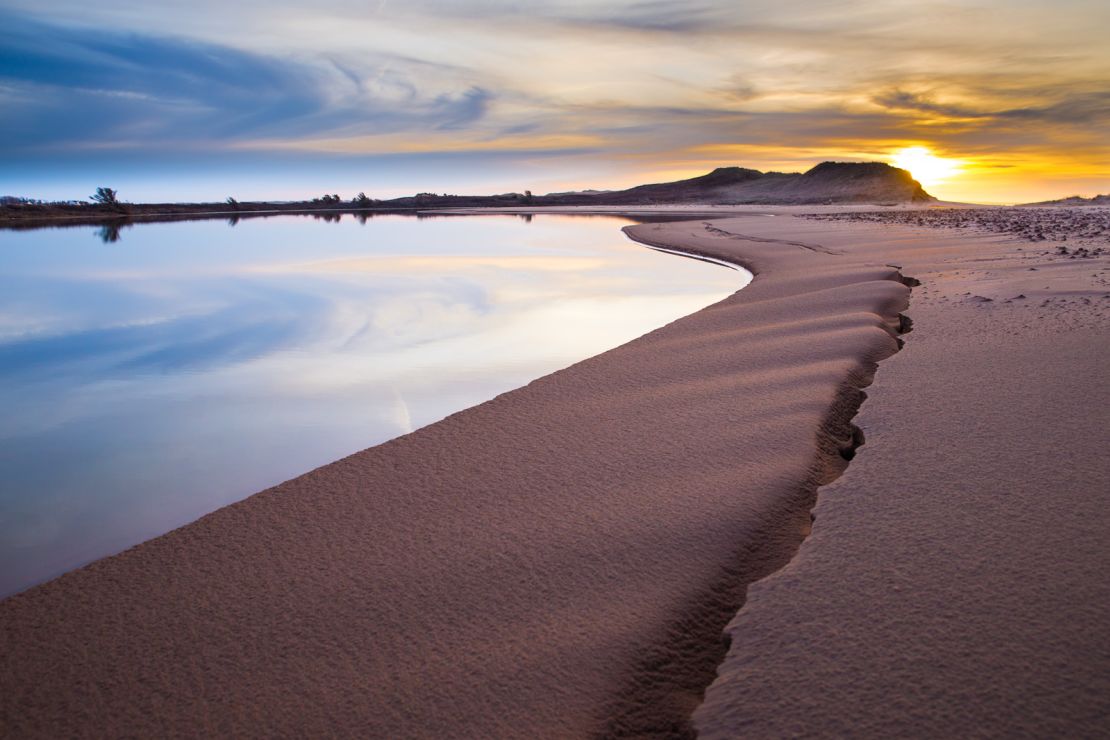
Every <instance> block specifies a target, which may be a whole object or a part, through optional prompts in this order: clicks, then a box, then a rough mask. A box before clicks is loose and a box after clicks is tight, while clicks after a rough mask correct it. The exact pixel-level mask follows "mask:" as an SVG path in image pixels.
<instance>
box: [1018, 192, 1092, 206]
mask: <svg viewBox="0 0 1110 740" xmlns="http://www.w3.org/2000/svg"><path fill="white" fill-rule="evenodd" d="M1024 205H1027V206H1110V195H1096V196H1094V197H1093V198H1084V197H1083V196H1081V195H1073V196H1071V197H1070V198H1060V199H1058V200H1042V201H1041V202H1039V203H1025V204H1024Z"/></svg>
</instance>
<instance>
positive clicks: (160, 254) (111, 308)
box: [0, 218, 737, 593]
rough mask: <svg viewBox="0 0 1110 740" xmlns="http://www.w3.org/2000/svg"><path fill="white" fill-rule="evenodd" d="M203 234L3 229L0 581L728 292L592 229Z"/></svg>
mask: <svg viewBox="0 0 1110 740" xmlns="http://www.w3.org/2000/svg"><path fill="white" fill-rule="evenodd" d="M212 226H213V225H212V224H206V223H179V224H159V225H157V226H147V225H143V226H140V227H137V228H135V229H134V230H133V231H131V232H130V233H129V234H128V237H127V239H126V240H124V241H122V242H119V243H118V244H114V245H113V247H112V249H111V250H96V249H95V248H94V249H89V245H87V244H86V243H85V241H84V240H86V239H87V238H88V237H87V234H85V233H84V232H80V231H77V232H42V233H39V232H33V233H22V234H18V235H14V236H13V235H9V234H0V240H2V241H0V244H2V246H3V251H2V252H0V254H2V255H3V262H2V263H0V265H2V266H0V403H2V404H3V405H4V408H5V410H6V414H5V415H4V417H3V418H2V419H0V439H3V440H4V443H3V445H0V565H2V566H3V568H0V571H3V572H4V573H5V576H4V577H3V579H0V593H3V592H6V591H10V590H12V589H15V588H18V587H20V586H21V585H25V584H27V583H30V582H33V581H34V580H37V579H41V578H44V577H47V576H49V575H53V574H55V573H57V572H59V571H60V570H62V569H65V568H69V567H73V566H74V565H77V564H79V563H80V562H83V561H85V560H88V559H90V558H93V557H97V556H99V555H103V554H107V553H108V552H112V551H114V550H118V549H121V548H122V547H125V546H127V545H130V544H133V543H134V542H137V541H139V540H141V539H143V538H146V537H149V536H152V535H154V534H157V533H158V532H162V531H165V530H166V529H169V528H171V527H173V526H177V525H179V524H182V523H184V522H186V521H189V520H190V519H192V518H195V517H196V516H199V515H201V514H203V513H205V512H207V511H210V510H212V509H213V508H216V507H218V506H221V505H223V504H226V503H229V502H231V501H233V500H236V499H238V498H241V497H242V496H244V495H247V494H249V493H251V492H253V491H255V490H258V489H260V488H263V487H265V486H267V485H270V484H273V483H276V482H278V481H280V480H283V479H285V478H287V477H290V476H292V475H295V474H297V473H299V472H302V471H304V470H308V469H311V468H312V467H315V466H317V465H320V464H323V463H326V462H328V461H329V460H332V459H336V458H338V457H341V456H342V455H345V454H349V453H351V452H354V451H356V450H358V449H361V448H363V447H366V446H369V445H372V444H375V443H378V442H382V441H384V440H386V439H389V438H391V437H394V436H396V435H398V434H402V433H405V432H408V431H411V430H412V429H413V428H415V427H419V426H422V425H424V424H427V423H430V422H432V421H435V420H436V419H438V418H441V417H443V416H444V415H446V414H448V413H450V412H452V411H456V410H459V409H461V408H465V407H467V406H470V405H473V404H475V403H478V402H480V401H482V400H485V399H488V398H491V397H493V396H494V395H496V394H497V393H500V392H503V391H505V390H509V389H510V388H513V387H516V386H519V385H522V384H524V383H526V382H528V381H529V380H531V379H533V378H535V377H538V376H539V375H543V374H545V373H547V372H550V371H552V370H555V369H557V368H559V367H563V366H566V365H568V364H571V363H572V362H574V361H577V360H579V359H583V358H585V357H587V356H589V355H592V354H596V353H597V352H600V351H603V350H605V349H607V348H609V347H612V346H615V345H617V344H620V343H621V342H623V341H627V340H628V339H631V338H632V337H635V336H637V335H639V334H642V333H644V332H645V331H648V330H650V329H651V328H654V327H655V326H659V325H662V324H664V323H667V322H668V321H670V320H673V319H674V318H677V317H678V316H681V315H683V314H686V313H689V312H690V311H692V310H695V309H697V308H699V307H701V306H704V305H706V304H708V303H710V302H712V301H713V300H715V299H717V298H720V297H723V296H724V295H726V294H727V293H729V292H731V291H732V290H734V289H736V287H737V275H736V273H732V272H730V271H725V270H721V269H719V268H715V267H712V266H707V265H702V264H697V263H695V262H693V261H691V260H683V259H679V258H675V257H671V256H668V255H660V254H656V253H653V252H650V251H649V250H645V249H641V248H639V247H637V246H635V245H632V244H630V243H628V242H626V241H625V240H624V239H623V237H622V236H621V235H620V234H619V232H618V231H617V226H618V224H614V223H611V222H608V221H605V220H579V221H568V220H563V219H556V218H552V219H547V218H540V219H537V220H536V222H535V223H533V224H531V225H528V224H526V223H525V222H523V221H520V220H519V219H508V218H507V219H468V220H462V219H451V220H442V221H420V222H417V221H415V220H400V219H381V220H374V221H371V222H368V223H367V224H366V225H365V226H359V225H358V224H356V223H355V222H353V221H352V222H349V223H341V224H339V225H338V226H336V227H330V226H329V227H327V228H326V229H324V228H322V227H321V226H319V225H318V224H317V225H316V226H313V224H312V223H311V222H305V221H301V220H298V219H295V218H279V219H274V220H273V221H272V222H269V223H260V222H253V221H251V222H247V221H244V222H243V223H241V224H240V225H239V226H238V227H237V228H236V229H235V230H234V231H232V230H230V229H228V228H227V227H226V225H224V224H222V223H220V224H215V226H217V227H218V230H215V229H213V228H212ZM36 235H38V236H41V239H37V238H35V237H36ZM10 237H11V238H10Z"/></svg>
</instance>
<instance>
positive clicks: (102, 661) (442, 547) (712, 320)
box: [0, 217, 910, 738]
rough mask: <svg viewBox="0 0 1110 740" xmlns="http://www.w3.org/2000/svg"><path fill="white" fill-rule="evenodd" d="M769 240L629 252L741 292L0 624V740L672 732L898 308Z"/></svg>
mask: <svg viewBox="0 0 1110 740" xmlns="http://www.w3.org/2000/svg"><path fill="white" fill-rule="evenodd" d="M768 220H769V219H760V218H758V217H750V218H748V219H740V220H737V221H736V222H732V221H722V222H719V223H717V225H716V226H714V227H707V226H706V225H704V224H703V223H701V222H697V221H693V222H687V223H681V224H671V225H658V224H656V225H645V226H640V227H636V228H635V229H634V232H635V235H636V236H637V237H638V238H641V239H644V240H646V241H651V242H657V243H660V244H664V243H665V244H681V245H682V246H683V247H684V248H687V249H691V250H695V251H699V252H702V253H705V254H709V255H713V256H716V257H719V258H724V259H734V260H739V261H741V262H743V263H744V264H745V265H748V266H750V267H751V268H752V269H753V271H755V272H756V273H758V274H757V277H756V279H755V280H754V282H753V283H752V284H751V285H750V286H749V287H747V288H745V289H744V290H742V291H740V292H739V293H738V294H736V295H734V296H732V297H730V298H728V299H726V300H724V301H722V302H720V303H718V304H716V305H714V306H712V307H709V308H707V309H705V310H702V311H700V312H698V313H696V314H693V315H692V316H689V317H686V318H684V319H681V320H679V321H677V322H674V323H672V324H670V325H668V326H666V327H663V328H661V329H659V330H657V331H655V332H653V333H651V334H648V335H646V336H645V337H642V338H641V339H639V340H636V341H634V342H631V343H629V344H627V345H624V346H622V347H620V348H617V349H615V350H613V351H611V352H608V353H605V354H603V355H600V356H598V357H595V358H592V359H589V360H586V361H584V362H581V363H579V364H577V365H574V366H572V367H570V368H568V369H566V370H563V371H560V372H557V373H554V374H552V375H550V376H547V377H545V378H542V379H540V380H538V381H535V382H533V383H531V384H530V385H528V386H526V387H524V388H521V389H518V390H516V391H513V392H511V393H507V394H504V395H502V396H499V397H498V398H496V399H494V400H492V401H490V402H487V403H485V404H482V405H480V406H477V407H475V408H472V409H469V410H467V411H463V412H461V413H458V414H455V415H453V416H451V417H448V418H447V419H445V420H443V421H442V422H439V423H437V424H434V425H431V426H428V427H425V428H423V429H421V430H418V431H417V432H415V433H413V434H410V435H407V436H404V437H401V438H398V439H396V440H393V441H391V442H388V443H386V444H383V445H380V446H377V447H373V448H370V449H368V450H366V451H363V452H361V453H358V454H356V455H353V456H351V457H349V458H346V459H344V460H341V461H338V462H336V463H333V464H331V465H328V466H325V467H323V468H320V469H318V470H315V471H313V472H311V473H308V474H306V475H304V476H302V477H300V478H297V479H295V480H292V481H289V482H287V483H284V484H282V485H279V486H277V487H275V488H272V489H270V490H267V491H264V492H262V493H259V494H256V495H255V496H253V497H251V498H248V499H246V500H245V501H243V502H241V503H238V504H235V505H232V506H229V507H227V508H224V509H221V510H219V511H217V512H215V513H213V514H211V515H209V516H206V517H204V518H202V519H200V520H199V521H197V522H195V523H193V524H191V525H189V526H186V527H183V528H181V529H179V530H176V531H174V532H171V533H169V534H167V535H165V536H163V537H159V538H157V539H155V540H152V541H150V542H147V543H145V544H143V545H140V546H138V547H135V548H133V549H131V550H129V551H127V552H125V553H123V554H121V555H118V556H115V557H111V558H106V559H104V560H101V561H99V562H96V563H94V564H92V565H90V566H87V567H85V568H82V569H80V570H78V571H75V572H73V573H70V574H68V575H65V576H63V577H61V578H59V579H57V580H55V581H52V582H50V583H47V584H44V585H41V586H38V587H36V588H33V589H31V590H29V591H27V592H24V593H23V594H19V595H17V596H14V597H12V598H10V599H7V600H6V601H4V602H2V603H0V726H2V727H3V731H4V734H6V735H11V736H26V737H59V736H73V737H104V736H135V735H142V736H172V735H206V736H207V735H215V734H219V735H237V736H239V735H243V736H299V737H303V736H322V735H336V734H339V735H358V736H375V737H391V738H400V737H529V738H536V737H581V736H587V735H596V734H614V733H620V732H626V733H641V734H642V733H648V732H659V733H664V734H668V733H669V734H675V733H683V732H686V731H688V729H689V727H688V724H687V722H688V716H689V714H690V712H691V711H692V710H693V708H694V707H695V706H696V704H697V702H698V700H699V698H700V694H701V691H702V690H703V688H704V686H705V685H707V684H708V683H709V681H711V680H712V678H713V675H714V674H713V671H714V669H715V667H716V665H717V664H718V663H719V661H720V659H721V658H722V657H723V653H724V648H723V646H722V644H721V637H720V633H721V630H722V628H723V627H724V625H725V624H726V623H727V621H728V619H729V618H731V616H732V615H733V614H734V613H735V612H736V610H737V609H738V608H739V606H740V603H741V602H742V599H743V592H744V586H745V584H746V583H748V582H750V581H753V580H755V579H757V578H759V577H762V576H764V575H766V574H767V573H769V572H772V571H773V570H775V569H777V568H778V567H780V566H781V565H782V564H783V563H785V562H786V561H787V560H788V559H789V558H790V557H791V556H792V555H793V554H794V553H795V552H796V549H797V546H798V544H799V543H800V541H801V540H802V538H803V537H804V535H805V534H806V533H807V532H808V530H809V513H808V512H809V509H810V507H811V506H812V504H813V500H814V495H815V490H816V486H817V485H818V484H819V483H823V482H827V481H829V480H832V479H833V478H835V477H836V475H838V474H839V473H840V472H841V471H842V469H843V467H844V465H845V460H844V458H845V457H849V456H851V454H852V451H853V449H854V446H855V444H856V443H857V442H858V439H855V438H854V435H853V433H852V429H851V427H850V426H849V424H848V420H849V419H850V418H851V416H852V415H854V413H855V411H856V409H857V407H858V404H859V401H860V398H861V395H860V393H859V391H858V387H860V386H862V385H865V384H866V383H868V382H869V381H870V378H871V376H872V374H873V372H874V369H875V363H876V362H878V361H879V360H882V359H884V358H886V357H888V356H890V355H891V354H893V353H894V352H895V351H896V349H897V339H896V337H895V334H896V329H897V327H898V326H899V319H898V313H899V311H901V310H902V308H904V307H905V305H906V302H907V297H908V294H909V292H910V291H909V288H907V287H906V285H904V284H903V282H902V281H901V279H900V276H899V273H898V271H897V270H896V269H894V268H892V267H889V266H886V265H884V264H883V262H882V261H874V260H871V259H870V258H866V259H862V260H857V259H844V258H843V256H841V255H836V254H829V253H826V252H824V251H823V250H821V249H811V248H809V247H808V246H806V245H799V244H793V243H791V244H787V243H782V242H778V241H760V242H753V241H747V240H737V239H734V238H732V236H731V235H730V234H729V233H728V232H727V229H737V228H742V227H743V225H744V223H746V222H747V221H753V222H754V221H768ZM804 225H807V226H809V227H812V228H814V229H815V230H820V228H821V225H819V224H816V223H813V224H804ZM722 229H724V231H723V230H722ZM630 248H633V247H630ZM676 259H680V258H678V257H676ZM722 269H723V268H722ZM599 320H604V317H599ZM538 341H542V338H538Z"/></svg>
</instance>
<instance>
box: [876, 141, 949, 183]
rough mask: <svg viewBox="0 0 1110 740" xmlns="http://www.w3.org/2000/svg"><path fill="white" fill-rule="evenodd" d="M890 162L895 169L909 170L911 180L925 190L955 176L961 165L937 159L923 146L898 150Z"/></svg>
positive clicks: (941, 158) (940, 158)
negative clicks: (911, 176)
mask: <svg viewBox="0 0 1110 740" xmlns="http://www.w3.org/2000/svg"><path fill="white" fill-rule="evenodd" d="M892 161H893V163H894V166H895V167H901V168H902V169H904V170H909V172H910V174H911V175H913V179H915V180H917V181H918V182H919V183H921V185H922V187H926V188H927V187H931V186H933V185H937V184H939V183H942V182H944V181H945V180H947V179H948V178H949V177H951V176H952V175H955V174H957V173H958V172H959V171H960V164H962V163H961V162H960V160H958V159H945V158H943V157H938V156H936V155H935V154H933V153H932V152H931V151H929V149H928V148H927V147H923V146H910V147H906V148H905V149H899V150H898V151H896V152H894V156H893V157H892Z"/></svg>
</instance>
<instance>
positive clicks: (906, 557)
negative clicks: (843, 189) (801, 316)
mask: <svg viewBox="0 0 1110 740" xmlns="http://www.w3.org/2000/svg"><path fill="white" fill-rule="evenodd" d="M1105 215H1106V214H1102V215H1100V216H1098V218H1100V219H1103V218H1105ZM1001 218H1003V219H1004V221H1009V220H1012V219H1014V218H1016V217H1015V216H1014V215H1013V214H1012V213H1010V214H1005V215H1003V216H1002V217H1001ZM951 219H952V216H951V214H950V215H948V216H942V217H940V220H941V221H950V220H951ZM1044 219H1045V216H1044V214H1036V213H1034V214H1030V215H1029V216H1028V218H1027V219H1025V218H1022V219H1021V220H1022V221H1023V222H1026V221H1027V223H1028V224H1032V229H1036V230H1037V231H1042V232H1047V233H1052V232H1055V234H1054V236H1055V237H1056V240H1055V241H1053V240H1051V239H1050V240H1047V241H1046V240H1044V239H1040V240H1037V241H1036V242H1033V243H1030V242H1029V241H1025V240H1019V239H1014V238H1012V237H1000V236H997V235H986V234H982V235H981V234H976V233H975V232H976V231H984V232H986V233H987V234H989V233H990V232H993V231H1003V230H1004V229H1001V228H996V227H997V226H998V224H996V223H990V224H972V226H973V227H974V229H973V230H971V231H969V230H962V229H961V230H955V231H946V232H938V231H937V230H935V229H928V230H924V229H913V228H905V227H899V228H881V229H879V230H877V231H868V230H865V229H854V230H853V233H852V235H851V239H852V242H853V244H852V247H851V248H852V249H853V250H856V251H859V252H861V253H867V252H868V251H870V250H871V249H873V248H874V249H879V250H881V251H882V253H883V254H884V255H887V256H888V257H889V258H890V259H891V261H893V262H895V263H897V264H900V265H902V266H903V272H904V273H905V274H907V275H912V276H913V277H915V278H918V279H920V280H921V281H922V282H923V285H922V286H921V287H919V288H915V290H914V293H913V298H912V303H911V306H910V308H909V309H908V311H907V314H908V315H909V316H910V317H911V318H912V320H913V327H914V328H913V332H912V333H910V334H909V335H908V336H906V337H905V341H906V346H905V348H904V349H903V351H902V352H900V353H899V354H898V355H897V356H895V357H893V358H891V359H890V360H888V361H886V362H884V363H883V364H882V368H881V370H880V371H879V373H878V375H877V376H876V382H875V384H874V385H873V386H872V387H871V388H869V389H868V393H869V395H870V399H869V400H868V401H867V402H866V403H865V404H864V405H863V407H862V409H861V413H860V415H859V416H858V417H857V418H856V423H857V424H859V425H860V426H861V427H862V428H863V430H864V432H865V433H866V436H867V445H866V446H865V447H863V448H862V449H861V451H860V454H859V456H858V457H857V458H856V460H855V461H854V462H853V463H852V465H851V466H850V467H849V468H848V470H847V471H846V472H845V474H844V475H843V476H842V477H841V478H840V479H838V480H837V481H836V482H835V483H833V484H832V485H830V486H828V487H827V488H823V489H822V490H821V494H820V499H819V503H818V505H817V507H816V509H815V515H816V521H815V524H814V530H813V535H812V537H811V538H810V539H808V540H807V541H806V542H805V543H804V545H803V546H802V548H801V550H800V552H799V555H798V557H797V558H796V559H795V560H794V561H793V562H792V563H791V564H790V565H789V566H787V567H786V568H785V569H784V570H782V571H780V572H778V573H776V574H775V575H773V576H771V577H769V578H768V579H766V580H764V581H762V582H760V583H758V584H755V585H754V586H753V587H752V588H751V590H750V592H749V599H748V603H747V605H746V606H745V607H744V608H743V610H742V611H741V612H740V614H739V616H738V617H737V618H736V619H735V620H734V621H733V622H732V624H731V625H730V626H729V629H728V633H729V635H730V637H731V639H732V647H731V650H730V653H729V656H728V658H727V660H726V661H725V662H724V664H723V665H722V666H721V669H720V675H719V677H718V679H717V681H716V682H715V683H714V684H713V685H712V687H711V688H710V689H709V690H708V692H707V696H706V701H705V703H704V704H703V705H702V706H701V707H700V708H699V710H698V711H697V714H696V716H695V719H696V725H697V727H698V729H699V731H700V735H701V736H703V737H706V738H732V737H737V736H751V737H847V736H851V737H875V738H889V737H998V738H1012V737H1110V547H1107V543H1108V542H1110V457H1108V455H1107V443H1108V442H1110V436H1108V433H1107V429H1108V427H1110V284H1108V279H1110V270H1108V269H1107V268H1108V267H1110V263H1108V262H1107V261H1106V260H1105V258H1102V257H1097V258H1096V257H1094V256H1086V257H1085V256H1082V255H1094V253H1095V252H1096V251H1097V250H1101V249H1103V247H1105V246H1106V239H1107V236H1110V234H1108V235H1107V236H1103V235H1102V234H1101V232H1099V231H1098V230H1092V229H1090V228H1089V225H1088V223H1087V219H1078V220H1076V221H1074V222H1073V223H1074V225H1075V228H1074V229H1071V230H1070V237H1069V238H1068V239H1067V240H1066V241H1060V240H1059V239H1060V237H1061V236H1068V233H1067V232H1068V229H1065V228H1064V226H1062V225H1061V224H1060V223H1053V224H1051V225H1050V226H1051V228H1050V227H1049V226H1046V225H1045V224H1044ZM891 220H905V216H896V217H894V218H893V219H891ZM1032 229H1030V228H1027V225H1026V224H1025V223H1022V224H1017V225H1016V226H1015V227H1014V228H1011V229H1008V231H1010V232H1011V233H1015V234H1029V233H1032ZM757 233H758V232H757ZM840 234H841V230H839V229H834V230H833V231H832V232H831V233H828V234H826V235H824V236H823V237H818V236H816V235H815V236H814V237H813V238H815V239H818V238H820V239H823V241H824V242H825V243H826V244H829V245H830V246H833V247H834V248H835V247H837V246H839V244H840ZM1084 234H1087V235H1088V236H1084ZM1061 245H1064V246H1066V247H1067V249H1066V252H1067V254H1062V253H1061V250H1060V246H1061ZM1077 254H1078V255H1080V256H1076V255H1077ZM1030 268H1034V269H1030ZM1019 296H1020V297H1019ZM988 299H989V300H988Z"/></svg>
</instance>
